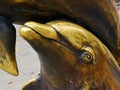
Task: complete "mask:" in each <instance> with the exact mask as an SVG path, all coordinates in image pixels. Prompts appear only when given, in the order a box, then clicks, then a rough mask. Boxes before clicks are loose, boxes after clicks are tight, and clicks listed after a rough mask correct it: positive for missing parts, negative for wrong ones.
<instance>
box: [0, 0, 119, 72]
mask: <svg viewBox="0 0 120 90" xmlns="http://www.w3.org/2000/svg"><path fill="white" fill-rule="evenodd" d="M112 1H113V0H99V1H98V0H76V1H75V0H0V16H2V18H6V17H9V19H11V20H12V21H13V22H14V23H15V22H16V23H21V24H22V23H23V22H26V21H30V20H32V21H37V22H41V23H45V22H47V21H50V20H57V19H64V20H66V21H67V20H69V21H71V22H73V23H77V24H79V25H81V26H82V27H84V28H86V29H87V30H88V31H90V32H92V33H93V34H94V35H96V36H97V37H98V38H99V39H100V41H102V42H103V43H104V44H105V45H106V46H107V48H108V49H109V50H110V51H111V52H112V54H113V56H114V57H115V58H116V60H117V61H118V63H120V23H119V18H118V15H117V11H116V10H115V7H114V5H113V2H112ZM9 19H8V18H6V20H5V23H10V24H11V25H8V26H5V27H4V29H5V28H7V33H8V32H9V28H8V27H10V26H12V22H11V21H9ZM1 24H2V23H1ZM3 24H4V23H3ZM0 28H1V27H0ZM13 31H14V29H13ZM13 31H12V32H13ZM12 32H9V34H10V33H12ZM7 33H6V34H5V33H4V32H2V33H0V35H2V34H3V35H7ZM13 36H15V35H13ZM6 37H7V36H6ZM7 40H9V38H6V39H5V40H4V39H3V38H1V45H2V44H3V45H6V44H4V42H5V41H7ZM14 41H15V37H14ZM10 42H11V41H10ZM11 43H12V46H11V47H12V48H13V47H14V46H15V45H14V42H11ZM1 50H2V51H1V52H4V53H3V54H2V53H1V57H2V56H3V55H5V54H6V53H9V52H8V51H9V50H8V48H6V49H5V50H6V51H4V49H3V48H2V49H1ZM13 51H14V49H13ZM10 53H12V52H11V51H10ZM85 54H87V52H85ZM14 55H15V54H9V56H11V57H14ZM83 56H84V54H83ZM88 57H89V54H88ZM84 60H85V62H89V60H87V59H84ZM1 61H3V60H2V59H1ZM9 61H13V62H12V63H13V65H14V66H15V67H16V64H15V62H16V61H15V59H12V60H9ZM90 61H91V60H90ZM92 63H93V64H94V62H92ZM5 65H7V64H6V63H2V66H1V68H3V66H5ZM11 65H12V64H11ZM14 70H15V69H14ZM16 70H17V69H16ZM6 71H7V70H6ZM9 72H10V71H9ZM11 72H13V71H12V70H11ZM16 72H17V71H16Z"/></svg>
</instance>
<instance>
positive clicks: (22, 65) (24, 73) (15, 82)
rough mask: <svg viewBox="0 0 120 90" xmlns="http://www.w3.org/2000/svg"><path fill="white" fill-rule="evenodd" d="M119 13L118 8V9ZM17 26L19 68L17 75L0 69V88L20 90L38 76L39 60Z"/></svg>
mask: <svg viewBox="0 0 120 90" xmlns="http://www.w3.org/2000/svg"><path fill="white" fill-rule="evenodd" d="M118 12H119V15H120V10H119V11H118ZM15 27H16V28H17V42H16V58H17V63H18V68H19V76H17V77H15V76H12V75H10V74H8V73H6V72H4V71H2V70H1V69H0V90H21V88H22V86H23V85H24V84H25V83H26V82H27V81H29V80H31V79H33V78H35V77H37V76H38V74H39V72H40V64H39V63H40V62H39V59H38V57H37V54H36V53H35V51H34V50H33V49H32V48H31V46H30V45H29V44H28V43H27V42H26V41H25V40H23V39H22V38H21V37H20V36H19V28H20V25H15Z"/></svg>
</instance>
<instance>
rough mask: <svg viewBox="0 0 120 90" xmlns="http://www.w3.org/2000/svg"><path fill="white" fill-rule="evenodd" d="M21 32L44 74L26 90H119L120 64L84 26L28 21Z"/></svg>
mask: <svg viewBox="0 0 120 90" xmlns="http://www.w3.org/2000/svg"><path fill="white" fill-rule="evenodd" d="M20 35H21V36H22V37H23V38H24V39H25V40H27V42H28V43H29V44H30V45H31V46H32V47H33V48H34V49H35V51H36V52H37V54H38V56H39V58H40V62H41V75H40V77H39V78H38V79H37V80H33V81H32V82H29V83H28V84H27V85H25V87H24V88H23V90H119V89H120V67H119V65H118V63H117V62H116V60H115V58H114V57H113V55H112V53H111V52H110V51H109V49H108V48H107V47H106V46H105V45H104V44H103V43H102V42H101V41H100V40H99V39H98V38H97V37H96V36H94V35H93V34H92V33H90V32H89V31H88V30H86V29H85V28H83V27H81V26H79V25H76V24H73V23H70V22H65V21H53V22H48V23H46V24H39V23H36V22H27V23H25V24H24V26H23V27H22V28H21V29H20Z"/></svg>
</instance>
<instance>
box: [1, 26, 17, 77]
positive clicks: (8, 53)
mask: <svg viewBox="0 0 120 90" xmlns="http://www.w3.org/2000/svg"><path fill="white" fill-rule="evenodd" d="M1 27H2V25H1ZM15 42H16V31H15V28H14V27H13V26H12V27H5V26H4V29H2V28H0V68H1V69H2V70H4V71H6V72H8V73H10V74H12V75H15V76H17V75H18V68H17V64H16V57H15Z"/></svg>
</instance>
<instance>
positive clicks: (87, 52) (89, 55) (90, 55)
mask: <svg viewBox="0 0 120 90" xmlns="http://www.w3.org/2000/svg"><path fill="white" fill-rule="evenodd" d="M79 60H80V62H82V63H86V64H95V56H94V52H93V50H92V49H91V48H89V47H87V48H84V49H83V50H82V51H81V52H80V54H79Z"/></svg>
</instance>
